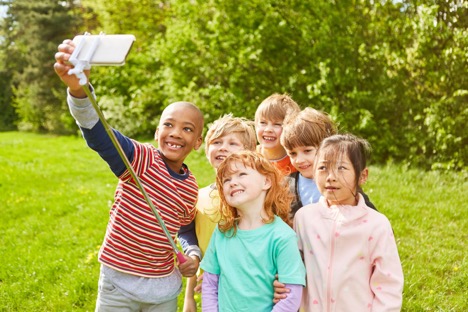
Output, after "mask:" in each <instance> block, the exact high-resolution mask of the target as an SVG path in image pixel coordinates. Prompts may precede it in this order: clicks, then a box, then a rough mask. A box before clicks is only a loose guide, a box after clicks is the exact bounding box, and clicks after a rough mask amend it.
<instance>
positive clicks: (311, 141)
mask: <svg viewBox="0 0 468 312" xmlns="http://www.w3.org/2000/svg"><path fill="white" fill-rule="evenodd" d="M336 132H337V129H336V125H335V123H334V122H333V120H332V119H331V118H330V116H329V115H328V114H327V113H325V112H321V111H318V110H316V109H313V108H311V107H306V108H305V109H303V110H302V111H300V112H297V113H294V114H290V115H288V116H287V117H286V119H285V121H284V123H283V132H282V133H281V145H283V146H284V148H285V149H287V150H292V149H294V148H296V147H299V146H315V147H318V146H319V145H320V143H321V142H322V141H323V139H325V138H326V137H329V136H331V135H333V134H336Z"/></svg>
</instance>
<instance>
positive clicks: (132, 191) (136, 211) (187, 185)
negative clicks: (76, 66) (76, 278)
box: [54, 40, 203, 311]
mask: <svg viewBox="0 0 468 312" xmlns="http://www.w3.org/2000/svg"><path fill="white" fill-rule="evenodd" d="M73 49H74V45H73V43H72V42H71V41H70V40H66V41H64V43H63V44H61V45H59V48H58V50H59V52H58V53H56V55H55V58H56V63H55V65H54V68H55V71H56V73H57V75H58V76H59V77H60V78H61V79H62V81H63V82H64V83H65V84H66V85H67V86H68V93H69V94H68V100H67V101H68V104H69V107H70V111H71V113H72V115H73V117H74V118H75V119H76V121H77V124H78V125H79V126H80V128H81V131H82V134H83V136H84V138H85V140H86V142H87V144H88V145H89V146H90V147H91V148H92V149H93V150H95V151H96V152H98V153H99V155H100V156H101V157H102V158H103V159H104V160H105V161H106V162H107V163H108V164H109V166H110V168H111V170H112V171H113V172H114V174H115V175H116V176H117V177H118V178H119V182H118V186H117V189H116V193H115V197H114V204H113V205H112V208H111V210H110V219H109V223H108V226H107V231H106V235H105V238H104V242H103V244H102V246H101V249H100V252H99V262H100V263H101V272H100V278H99V292H98V298H97V303H96V311H116V310H125V311H141V310H149V309H158V311H176V309H177V296H178V294H179V292H180V290H181V288H182V282H181V280H182V278H181V276H180V273H179V271H178V270H177V269H176V268H175V266H174V254H173V250H172V247H171V245H170V243H169V242H168V239H167V238H166V237H165V236H164V233H163V231H162V229H161V226H160V224H159V223H158V222H157V219H156V218H155V217H154V215H153V213H152V211H151V209H150V207H149V206H148V204H147V203H146V201H145V199H144V197H143V196H142V194H141V192H140V190H139V189H138V187H137V186H136V184H135V183H134V181H133V180H132V179H131V176H130V174H129V171H128V170H127V169H126V167H125V165H124V163H123V161H122V160H121V158H120V157H119V154H118V152H117V150H116V149H115V147H114V146H113V145H112V142H111V140H110V138H109V136H108V135H107V133H106V131H105V129H104V127H103V124H102V123H101V122H100V120H99V118H98V116H97V114H96V112H95V110H94V108H93V107H92V105H91V103H90V101H89V99H88V98H86V94H85V92H84V91H83V90H82V87H81V86H80V85H79V82H78V79H77V78H76V77H75V76H71V75H68V70H69V69H70V68H72V67H71V65H69V64H68V63H67V61H68V59H69V58H70V55H71V53H72V52H73ZM87 87H89V88H90V89H92V88H91V86H90V85H88V86H87ZM202 130H203V114H202V113H201V112H200V110H199V109H198V108H197V107H196V106H195V105H193V104H191V103H188V102H176V103H173V104H171V105H169V106H168V107H166V108H165V109H164V111H163V113H162V115H161V119H160V122H159V125H158V127H157V129H156V133H155V139H156V141H158V145H159V148H158V149H156V148H155V147H153V146H152V145H150V144H141V143H138V142H136V141H133V140H131V139H129V138H127V137H125V136H124V135H122V134H121V133H119V132H118V131H116V130H113V131H114V133H115V135H116V137H117V138H118V140H119V142H120V144H121V146H122V148H123V150H124V153H125V154H126V156H127V157H128V158H129V161H130V163H131V164H132V166H133V168H134V170H135V172H136V174H137V175H138V176H139V177H140V178H141V182H142V184H143V185H144V187H145V188H146V190H147V192H148V195H149V196H150V198H151V200H152V201H153V202H154V204H155V206H156V207H157V209H158V210H159V212H160V214H161V217H162V218H163V219H164V221H165V222H166V226H167V228H168V230H169V231H170V233H171V234H172V237H173V238H174V237H175V234H176V233H177V231H178V229H179V227H180V226H181V225H184V224H188V223H190V222H191V221H192V220H193V218H194V217H195V211H196V210H195V203H196V201H197V193H198V186H197V183H196V180H195V178H194V176H193V175H192V174H191V173H190V171H189V170H188V168H187V166H186V165H185V164H184V163H183V162H184V159H185V158H186V156H187V155H188V154H189V153H190V152H191V151H192V150H193V149H198V148H199V147H200V145H201V143H202V137H201V134H202ZM185 259H186V260H187V261H186V263H184V264H181V265H180V266H179V269H180V271H181V273H183V274H184V275H193V274H194V273H195V272H196V270H197V267H198V263H196V262H195V261H194V260H192V259H191V258H190V257H187V256H185ZM184 271H185V273H184Z"/></svg>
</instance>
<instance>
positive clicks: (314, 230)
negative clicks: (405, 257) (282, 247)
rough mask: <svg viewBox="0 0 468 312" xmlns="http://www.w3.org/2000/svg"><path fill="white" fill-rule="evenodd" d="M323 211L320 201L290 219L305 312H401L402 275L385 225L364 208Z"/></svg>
mask: <svg viewBox="0 0 468 312" xmlns="http://www.w3.org/2000/svg"><path fill="white" fill-rule="evenodd" d="M359 196H360V197H359V203H358V205H357V206H331V207H328V205H327V202H326V200H325V198H323V197H322V198H320V201H319V202H318V203H316V204H311V205H307V206H304V207H303V208H301V209H299V211H298V212H297V214H296V215H295V218H294V229H295V231H296V233H297V235H298V242H299V249H300V250H301V252H302V253H303V257H304V263H305V267H306V272H307V286H306V289H305V291H304V295H303V302H302V306H303V308H304V310H305V311H320V312H322V311H327V312H328V311H330V312H331V311H339V312H345V311H350V312H355V311H372V312H376V311H378V312H382V311H400V309H401V305H402V292H403V271H402V268H401V262H400V257H399V256H398V250H397V246H396V242H395V238H394V236H393V230H392V227H391V225H390V222H389V221H388V219H387V218H386V217H385V216H384V215H383V214H381V213H379V212H377V211H375V210H373V209H371V208H369V207H367V206H366V205H365V203H364V199H363V198H362V196H361V195H359Z"/></svg>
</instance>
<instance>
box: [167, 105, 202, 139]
mask: <svg viewBox="0 0 468 312" xmlns="http://www.w3.org/2000/svg"><path fill="white" fill-rule="evenodd" d="M176 108H182V109H183V110H192V111H193V112H195V114H194V116H195V119H194V120H193V123H194V125H195V127H196V129H197V135H200V136H201V134H202V132H203V126H204V122H205V119H204V117H203V113H202V112H201V110H200V109H199V108H198V107H197V106H196V105H195V104H193V103H190V102H184V101H180V102H174V103H171V104H169V105H168V106H167V107H166V108H165V109H164V110H163V112H162V114H161V120H163V119H164V116H165V115H166V114H167V113H168V112H170V111H172V110H174V109H176Z"/></svg>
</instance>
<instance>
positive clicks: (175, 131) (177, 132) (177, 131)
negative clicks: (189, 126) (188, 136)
mask: <svg viewBox="0 0 468 312" xmlns="http://www.w3.org/2000/svg"><path fill="white" fill-rule="evenodd" d="M169 135H170V136H172V137H177V138H180V137H181V129H179V127H173V128H172V129H171V132H170V134H169Z"/></svg>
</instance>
